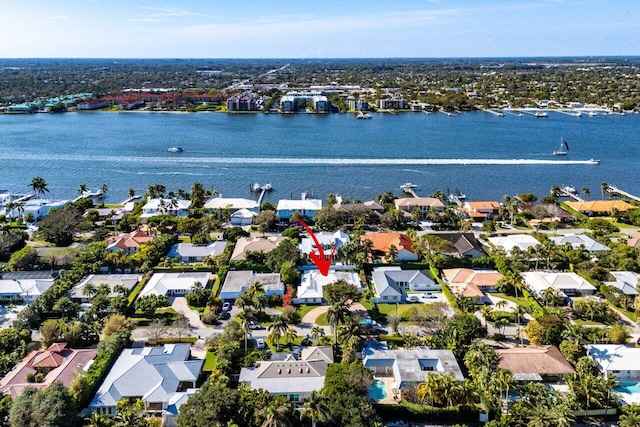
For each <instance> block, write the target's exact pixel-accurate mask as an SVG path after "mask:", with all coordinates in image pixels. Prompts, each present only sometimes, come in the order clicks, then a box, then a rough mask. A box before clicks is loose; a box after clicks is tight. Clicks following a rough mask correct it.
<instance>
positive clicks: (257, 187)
mask: <svg viewBox="0 0 640 427" xmlns="http://www.w3.org/2000/svg"><path fill="white" fill-rule="evenodd" d="M251 191H254V192H258V191H260V183H259V182H254V183H253V184H251Z"/></svg>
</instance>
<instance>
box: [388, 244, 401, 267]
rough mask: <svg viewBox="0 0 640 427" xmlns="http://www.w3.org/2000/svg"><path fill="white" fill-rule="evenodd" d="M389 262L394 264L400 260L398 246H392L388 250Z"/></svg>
mask: <svg viewBox="0 0 640 427" xmlns="http://www.w3.org/2000/svg"><path fill="white" fill-rule="evenodd" d="M386 256H387V262H390V263H394V262H396V261H397V260H398V248H397V247H396V245H390V246H389V248H388V249H387V253H386Z"/></svg>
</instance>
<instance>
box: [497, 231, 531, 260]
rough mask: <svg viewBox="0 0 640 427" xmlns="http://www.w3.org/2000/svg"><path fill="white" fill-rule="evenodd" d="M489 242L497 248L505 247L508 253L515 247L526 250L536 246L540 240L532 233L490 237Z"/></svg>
mask: <svg viewBox="0 0 640 427" xmlns="http://www.w3.org/2000/svg"><path fill="white" fill-rule="evenodd" d="M488 240H489V242H491V244H492V245H493V246H495V247H496V248H501V249H503V250H504V251H505V252H506V253H507V255H509V254H511V250H512V249H513V248H516V247H517V248H518V249H520V251H522V252H526V251H527V249H529V248H535V247H536V246H538V245H539V244H540V242H539V241H538V240H537V239H536V238H535V237H533V236H531V235H530V234H508V235H506V236H497V237H489V239H488Z"/></svg>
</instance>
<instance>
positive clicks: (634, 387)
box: [614, 381, 640, 394]
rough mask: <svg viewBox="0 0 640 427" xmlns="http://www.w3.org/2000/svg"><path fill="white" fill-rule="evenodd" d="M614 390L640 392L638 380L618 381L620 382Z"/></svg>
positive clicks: (631, 392)
mask: <svg viewBox="0 0 640 427" xmlns="http://www.w3.org/2000/svg"><path fill="white" fill-rule="evenodd" d="M614 391H617V392H619V393H630V394H640V382H631V381H620V384H619V385H618V387H616V388H615V389H614Z"/></svg>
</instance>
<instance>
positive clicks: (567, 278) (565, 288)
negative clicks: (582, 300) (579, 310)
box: [520, 271, 596, 296]
mask: <svg viewBox="0 0 640 427" xmlns="http://www.w3.org/2000/svg"><path fill="white" fill-rule="evenodd" d="M520 274H521V275H522V278H523V279H524V281H525V284H526V285H527V287H528V288H529V289H530V290H531V291H532V292H533V293H534V294H536V295H538V296H540V295H541V294H542V292H543V291H544V290H545V289H548V288H553V289H555V290H557V291H560V292H561V293H563V294H564V295H566V296H573V295H579V294H580V295H591V294H592V293H594V292H595V290H596V288H595V287H594V286H593V285H592V284H591V283H589V282H587V281H586V280H585V279H583V278H582V277H580V276H578V275H577V274H576V273H573V272H563V273H552V272H547V271H527V272H524V273H520Z"/></svg>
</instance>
